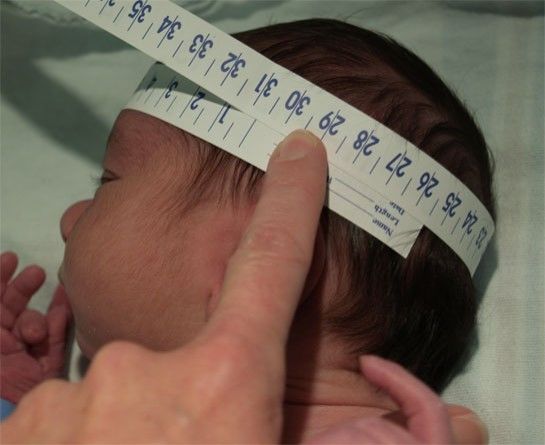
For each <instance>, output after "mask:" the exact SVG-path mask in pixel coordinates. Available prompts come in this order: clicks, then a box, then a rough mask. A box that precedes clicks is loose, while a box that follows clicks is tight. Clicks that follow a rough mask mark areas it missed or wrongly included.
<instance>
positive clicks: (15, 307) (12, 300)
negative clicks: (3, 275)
mask: <svg viewBox="0 0 545 445" xmlns="http://www.w3.org/2000/svg"><path fill="white" fill-rule="evenodd" d="M44 281H45V272H44V270H43V269H42V268H41V267H39V266H29V267H26V268H25V269H24V270H23V271H22V272H21V273H20V274H19V275H17V276H16V277H15V278H14V279H13V280H12V281H11V282H9V283H8V284H7V286H6V289H5V292H4V295H3V299H2V305H3V309H4V310H8V311H10V313H11V314H12V315H13V317H15V318H16V317H17V316H18V315H19V314H20V313H21V312H22V311H23V310H24V309H25V308H26V306H27V304H28V300H29V299H30V297H32V295H34V293H36V291H37V290H38V289H39V288H40V287H41V286H42V284H43V283H44ZM4 327H6V328H8V329H9V327H7V326H4Z"/></svg>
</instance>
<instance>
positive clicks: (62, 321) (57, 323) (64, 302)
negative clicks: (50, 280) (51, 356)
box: [47, 285, 72, 345]
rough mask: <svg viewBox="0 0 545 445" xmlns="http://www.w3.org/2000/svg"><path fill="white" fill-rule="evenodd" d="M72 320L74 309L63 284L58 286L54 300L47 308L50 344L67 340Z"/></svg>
mask: <svg viewBox="0 0 545 445" xmlns="http://www.w3.org/2000/svg"><path fill="white" fill-rule="evenodd" d="M71 320H72V311H71V309H70V305H69V304H68V298H67V296H66V292H65V290H64V287H63V286H62V285H59V286H57V289H56V290H55V293H54V294H53V300H52V301H51V304H50V305H49V309H48V310H47V325H48V330H49V345H56V344H59V343H62V344H63V345H64V342H65V340H66V328H67V327H68V324H69V323H70V321H71Z"/></svg>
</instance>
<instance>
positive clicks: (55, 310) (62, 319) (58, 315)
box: [39, 290, 72, 377]
mask: <svg viewBox="0 0 545 445" xmlns="http://www.w3.org/2000/svg"><path fill="white" fill-rule="evenodd" d="M57 292H59V290H57ZM71 318H72V315H71V312H70V308H69V306H68V305H64V304H56V305H52V306H51V307H50V309H49V310H48V312H47V326H48V331H49V338H48V344H47V353H46V354H45V355H43V356H42V357H40V359H39V360H40V365H41V366H42V370H43V372H44V374H45V375H46V376H47V377H57V376H58V374H59V372H60V371H61V370H62V367H63V364H64V356H65V352H66V337H67V328H68V325H69V323H70V320H71Z"/></svg>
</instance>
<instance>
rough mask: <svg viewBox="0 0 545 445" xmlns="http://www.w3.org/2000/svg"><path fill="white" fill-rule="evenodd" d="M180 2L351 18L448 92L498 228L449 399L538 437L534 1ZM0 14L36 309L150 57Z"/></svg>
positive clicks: (22, 229)
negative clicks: (425, 69)
mask: <svg viewBox="0 0 545 445" xmlns="http://www.w3.org/2000/svg"><path fill="white" fill-rule="evenodd" d="M180 3H182V4H184V5H185V6H187V7H188V8H189V9H191V10H193V12H194V13H196V14H197V15H200V16H201V17H202V18H204V19H205V20H208V21H210V22H212V23H214V24H215V25H217V26H218V27H220V28H221V29H223V30H225V31H227V32H236V31H241V30H244V29H250V28H254V27H258V26H263V25H266V24H269V23H277V22H283V21H291V20H296V19H303V18H310V17H332V18H339V19H346V18H348V21H349V22H351V23H354V24H357V25H360V26H363V27H368V28H371V29H374V30H378V31H381V32H385V33H387V34H390V35H392V36H393V37H394V38H396V39H398V40H399V41H400V42H402V43H404V44H405V45H406V46H408V47H409V48H411V49H413V50H414V51H415V52H416V53H417V54H419V55H421V56H422V57H423V58H424V60H426V61H427V62H428V63H429V64H430V65H431V66H432V67H434V68H435V69H436V70H437V71H438V73H439V74H440V75H442V76H443V77H444V78H445V79H446V80H447V82H448V83H449V84H450V85H452V86H453V87H454V88H455V90H456V91H457V92H458V94H459V95H460V96H461V97H462V98H463V100H464V101H465V102H466V103H467V105H468V107H469V108H470V109H471V110H472V111H473V112H474V114H475V116H476V118H477V121H478V122H479V123H480V124H481V126H482V128H483V132H484V134H485V137H486V139H487V141H488V143H489V145H490V147H491V149H492V151H493V153H494V155H495V159H496V176H495V193H496V196H497V206H498V219H499V224H498V227H497V232H496V235H495V238H494V240H493V242H492V243H491V246H490V247H489V249H488V251H487V253H486V255H485V257H484V259H483V261H482V263H481V266H480V267H479V269H478V271H477V274H476V280H477V285H478V288H479V289H480V292H481V294H482V295H483V302H482V305H481V308H480V313H479V337H478V344H476V351H477V352H476V354H475V355H474V356H473V358H472V360H471V361H470V363H469V364H468V366H467V367H466V368H465V369H464V370H463V372H462V373H461V374H460V376H459V377H458V378H457V379H456V380H455V381H454V382H453V383H452V384H451V385H450V386H449V388H448V389H447V391H446V392H445V394H444V396H445V399H446V400H448V401H449V402H452V403H462V404H466V405H468V406H470V407H472V408H473V409H474V410H476V411H477V412H478V413H479V414H480V415H481V416H482V417H483V418H484V420H485V422H486V423H487V424H488V426H489V428H490V438H491V442H492V443H505V444H507V443H517V444H518V443H524V444H530V443H536V444H537V443H544V442H545V433H544V421H543V419H544V410H543V405H544V387H543V382H544V367H543V363H544V357H545V355H544V338H545V336H544V299H545V298H544V285H543V275H544V261H543V256H544V255H543V252H544V235H543V227H544V183H543V173H544V134H543V130H544V124H543V116H544V110H543V108H544V95H543V94H544V44H543V30H544V27H543V23H544V21H543V5H542V3H541V2H514V3H507V2H487V3H477V2H467V1H460V2H455V1H453V2H425V1H418V2H404V1H388V2H383V1H367V2H354V1H352V2H341V1H335V2H330V1H319V2H306V1H291V2H290V1H276V2H243V1H242V2H241V1H238V2H212V1H201V2H182V1H180ZM1 13H2V30H1V39H2V53H1V57H2V60H1V62H2V78H1V81H2V82H1V91H0V94H1V95H0V97H1V106H0V112H1V128H0V131H1V132H0V143H1V158H0V159H1V194H0V197H1V218H0V222H1V244H2V245H1V248H2V250H6V249H12V250H15V251H16V252H18V253H19V255H20V257H21V262H22V263H23V264H27V263H38V264H40V265H42V266H44V268H45V269H46V271H47V272H48V279H47V282H46V284H45V286H44V288H43V289H42V290H41V291H40V292H39V294H38V295H37V298H36V301H35V302H34V303H33V304H34V306H35V307H38V308H42V309H43V308H45V306H46V305H47V302H48V299H49V298H50V295H51V293H52V291H53V289H54V287H55V285H56V271H57V268H58V265H59V263H60V260H61V258H62V252H63V244H62V242H61V239H60V235H59V229H58V221H59V218H60V215H61V214H62V212H63V210H64V209H65V208H66V207H67V205H69V204H70V203H72V202H74V201H76V200H79V199H82V198H84V197H87V196H89V195H90V194H91V193H92V192H93V186H92V183H91V181H90V179H89V178H90V175H91V174H99V172H100V167H99V166H100V160H101V156H102V152H103V149H104V145H105V141H106V138H107V136H108V132H109V129H110V128H111V126H112V123H113V121H114V119H115V117H116V115H117V114H118V112H119V111H120V109H121V108H122V106H123V105H124V104H125V103H126V101H127V99H128V97H129V95H130V94H131V92H132V91H133V89H134V87H135V86H136V84H137V83H138V82H139V81H140V79H141V77H142V76H143V74H144V73H145V72H146V70H147V68H148V67H149V66H150V64H151V63H152V60H151V59H149V58H148V57H147V56H145V55H143V54H141V53H139V52H138V51H136V50H133V49H131V48H129V47H128V46H127V45H126V44H124V43H122V42H120V41H119V40H117V39H116V38H114V37H112V36H109V35H108V34H106V33H104V32H102V31H100V30H98V29H96V28H94V27H93V26H91V25H88V24H86V23H85V22H83V21H82V20H80V19H78V18H76V17H74V16H73V15H72V14H70V13H69V12H67V11H65V10H64V9H62V8H61V7H59V6H57V5H56V4H54V3H53V2H50V1H48V0H38V1H36V0H34V1H32V0H26V1H25V0H18V1H15V2H10V1H2V2H1ZM77 358H78V355H77V353H76V354H73V359H72V361H73V365H72V370H71V377H72V378H77V376H78V371H77V365H76V362H77Z"/></svg>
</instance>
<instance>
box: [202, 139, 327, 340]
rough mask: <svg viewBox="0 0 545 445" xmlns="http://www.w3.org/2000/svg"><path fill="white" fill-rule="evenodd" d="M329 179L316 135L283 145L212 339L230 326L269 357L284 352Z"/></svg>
mask: <svg viewBox="0 0 545 445" xmlns="http://www.w3.org/2000/svg"><path fill="white" fill-rule="evenodd" d="M326 173H327V157H326V152H325V148H324V146H323V144H322V143H321V142H320V140H319V139H318V138H317V137H316V136H314V135H312V133H310V132H306V131H301V130H299V131H296V132H293V133H292V134H290V135H289V136H288V137H287V138H286V139H285V140H284V141H283V142H282V143H281V144H279V146H278V147H277V149H276V150H275V152H274V153H273V155H272V156H271V158H270V160H269V165H268V168H267V173H266V175H265V178H264V182H263V186H262V189H261V195H260V198H259V201H258V203H257V206H256V208H255V211H254V214H253V217H252V219H251V221H250V223H249V225H248V228H247V230H246V233H245V234H244V236H243V237H242V240H241V242H240V244H239V246H238V249H237V251H236V252H235V254H234V255H233V256H232V257H231V260H230V261H229V264H228V267H227V271H226V276H225V280H224V283H223V288H222V290H221V296H220V301H219V304H218V306H217V308H216V310H215V312H214V314H213V316H212V319H211V321H210V323H209V326H208V327H207V329H208V331H209V332H214V328H215V326H218V327H220V328H219V330H220V333H221V335H223V334H224V329H225V328H226V327H227V329H228V330H231V331H232V332H236V333H238V334H242V335H243V336H244V337H246V338H249V339H252V341H255V342H256V343H257V344H260V345H261V347H262V348H263V349H264V350H266V349H267V348H272V346H273V343H274V342H277V345H282V346H283V344H284V343H285V341H286V338H287V334H288V331H289V326H290V323H291V320H292V317H293V314H294V312H295V309H296V307H297V303H298V301H299V298H300V295H301V292H302V290H303V286H304V283H305V280H306V275H307V273H308V269H309V266H310V264H311V260H312V254H313V247H314V241H315V237H316V230H317V227H318V222H319V217H320V213H321V210H322V207H323V205H324V197H325V186H326ZM272 349H274V348H272Z"/></svg>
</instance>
